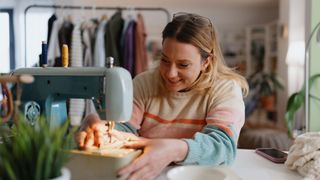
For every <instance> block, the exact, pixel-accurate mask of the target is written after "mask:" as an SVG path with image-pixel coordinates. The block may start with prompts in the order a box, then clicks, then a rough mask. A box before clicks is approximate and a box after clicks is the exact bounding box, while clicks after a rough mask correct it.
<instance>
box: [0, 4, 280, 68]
mask: <svg viewBox="0 0 320 180" xmlns="http://www.w3.org/2000/svg"><path fill="white" fill-rule="evenodd" d="M266 2H268V3H269V2H277V0H259V1H258V0H256V1H255V0H246V1H243V0H242V1H236V0H229V1H220V0H197V1H194V0H161V1H150V0H135V1H133V0H108V1H105V0H68V1H66V0H55V1H52V0H49V1H48V0H4V1H1V2H0V5H1V6H2V5H7V6H14V7H15V14H16V17H15V31H16V32H15V35H16V59H17V63H16V64H17V65H18V67H21V66H24V64H25V63H24V55H25V45H24V24H23V22H24V14H23V12H24V9H25V8H26V7H27V6H28V5H31V4H50V3H55V4H59V5H82V6H113V7H117V6H122V7H133V8H134V7H163V8H166V9H167V10H169V12H170V13H171V15H172V14H173V13H175V12H180V11H184V12H192V13H198V14H201V15H204V16H207V17H210V18H211V19H212V21H213V24H214V25H215V27H216V28H217V29H218V31H219V34H220V37H224V34H227V33H239V32H240V33H242V32H244V28H245V27H246V26H247V25H252V24H263V23H267V22H270V21H273V20H275V19H277V17H278V6H277V3H273V4H271V5H267V4H265V3H266ZM70 11H73V10H70ZM86 12H87V14H91V15H92V14H93V12H92V11H86ZM94 13H97V14H98V13H100V14H102V12H99V11H96V12H94ZM74 14H75V15H76V16H77V15H81V14H82V13H81V12H79V11H75V12H74ZM107 14H108V13H107ZM109 15H112V13H110V12H109ZM143 15H144V18H145V23H146V25H147V27H146V28H147V31H148V36H147V38H148V40H150V39H152V40H153V39H156V40H159V41H160V40H161V31H162V29H163V28H164V26H165V24H166V23H167V17H166V16H165V14H164V13H163V12H151V13H147V12H143ZM37 28H41V27H37ZM220 39H221V40H222V41H223V38H220ZM34 58H37V57H34Z"/></svg>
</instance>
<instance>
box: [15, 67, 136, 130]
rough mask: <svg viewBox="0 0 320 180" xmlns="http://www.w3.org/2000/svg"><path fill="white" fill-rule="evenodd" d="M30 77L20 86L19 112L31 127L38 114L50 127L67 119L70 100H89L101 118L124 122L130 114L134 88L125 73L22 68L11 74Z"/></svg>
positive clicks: (100, 69)
mask: <svg viewBox="0 0 320 180" xmlns="http://www.w3.org/2000/svg"><path fill="white" fill-rule="evenodd" d="M22 74H30V75H33V76H34V82H33V83H31V84H23V85H22V89H23V91H22V95H21V103H22V104H21V110H22V112H23V113H24V116H25V119H26V120H27V121H29V122H30V123H31V124H32V123H34V121H36V120H38V119H39V117H40V116H41V115H44V116H45V117H46V120H48V123H49V124H50V126H53V127H54V126H57V125H61V124H62V123H63V122H65V121H66V119H67V106H66V102H67V100H68V99H69V98H81V99H91V100H92V101H93V102H94V105H95V108H96V110H97V113H98V114H99V116H100V118H101V119H103V120H107V121H115V122H126V121H128V120H129V119H130V117H131V113H132V102H133V89H132V79H131V75H130V74H129V72H128V71H126V70H125V69H123V68H120V67H112V68H97V67H86V68H77V67H72V68H60V67H47V68H22V69H18V70H16V71H15V72H14V75H22Z"/></svg>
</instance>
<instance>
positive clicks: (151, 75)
mask: <svg viewBox="0 0 320 180" xmlns="http://www.w3.org/2000/svg"><path fill="white" fill-rule="evenodd" d="M156 76H157V73H156V69H150V70H147V71H144V72H142V73H140V74H138V75H136V76H135V77H134V79H133V81H134V82H142V83H144V84H145V83H150V82H153V81H155V78H156Z"/></svg>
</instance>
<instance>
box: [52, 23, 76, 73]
mask: <svg viewBox="0 0 320 180" xmlns="http://www.w3.org/2000/svg"><path fill="white" fill-rule="evenodd" d="M73 28H74V25H73V24H72V23H71V21H68V20H65V21H64V22H63V24H62V26H61V28H60V30H59V32H58V37H59V47H60V49H61V48H62V46H63V44H66V45H68V47H69V49H70V50H71V37H72V31H73ZM68 59H70V54H69V58H68ZM54 66H55V67H62V61H61V58H56V60H55V63H54Z"/></svg>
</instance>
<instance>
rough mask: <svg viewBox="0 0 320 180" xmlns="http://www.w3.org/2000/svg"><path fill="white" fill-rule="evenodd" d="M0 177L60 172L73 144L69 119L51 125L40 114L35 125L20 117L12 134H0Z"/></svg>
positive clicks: (42, 178)
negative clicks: (0, 138) (59, 124)
mask: <svg viewBox="0 0 320 180" xmlns="http://www.w3.org/2000/svg"><path fill="white" fill-rule="evenodd" d="M1 137H2V142H0V179H11V180H20V179H30V180H46V179H50V178H55V177H58V176H60V175H61V169H62V167H63V166H64V165H65V163H66V162H67V160H68V153H67V150H68V149H70V148H71V146H72V139H73V138H72V133H68V122H66V123H64V124H63V125H62V126H59V127H56V128H50V127H49V126H48V123H47V122H46V121H45V119H43V118H41V119H40V120H38V121H37V122H36V124H35V125H34V126H32V125H30V124H29V123H27V122H26V121H23V120H20V121H19V123H18V124H17V125H16V126H15V127H14V128H12V130H11V135H10V136H8V134H6V135H5V134H1Z"/></svg>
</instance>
